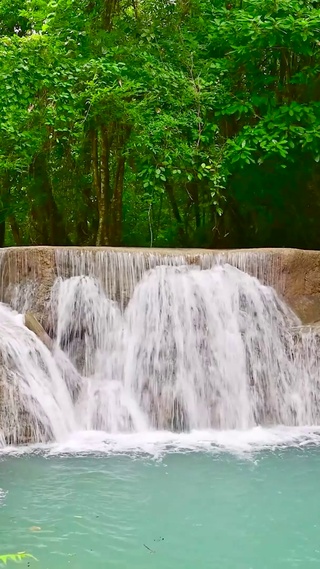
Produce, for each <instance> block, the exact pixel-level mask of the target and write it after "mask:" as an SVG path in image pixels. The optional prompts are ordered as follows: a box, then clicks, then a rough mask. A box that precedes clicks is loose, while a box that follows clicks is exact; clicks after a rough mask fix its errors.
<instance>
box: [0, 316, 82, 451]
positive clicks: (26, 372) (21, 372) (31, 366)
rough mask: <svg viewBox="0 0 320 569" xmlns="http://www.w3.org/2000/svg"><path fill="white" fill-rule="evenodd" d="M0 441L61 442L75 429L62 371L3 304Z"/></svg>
mask: <svg viewBox="0 0 320 569" xmlns="http://www.w3.org/2000/svg"><path fill="white" fill-rule="evenodd" d="M0 358H1V376H0V426H1V429H0V442H2V444H4V442H13V443H15V442H28V441H29V440H37V441H46V440H48V439H49V440H50V439H54V440H61V439H62V438H63V437H65V436H66V435H67V434H68V433H69V432H70V431H71V430H73V429H75V428H76V423H75V420H74V412H73V406H72V402H71V398H70V395H69V391H68V389H67V387H66V384H65V382H64V381H63V378H62V374H61V371H60V370H59V368H58V365H57V363H56V362H55V360H54V358H53V357H52V356H51V354H50V352H49V351H48V349H47V348H46V347H45V346H44V345H43V344H42V342H41V341H40V340H39V339H38V338H37V337H36V336H35V334H33V333H32V332H30V331H29V330H28V329H27V328H26V327H25V326H24V322H23V317H21V316H20V315H18V314H16V313H14V312H12V311H11V310H10V309H8V308H7V307H6V306H4V305H0Z"/></svg>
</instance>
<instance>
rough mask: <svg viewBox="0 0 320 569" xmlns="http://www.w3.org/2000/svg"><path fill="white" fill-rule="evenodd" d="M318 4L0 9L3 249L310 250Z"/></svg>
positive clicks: (300, 0)
mask: <svg viewBox="0 0 320 569" xmlns="http://www.w3.org/2000/svg"><path fill="white" fill-rule="evenodd" d="M319 71H320V2H318V1H311V0H279V1H278V0H230V2H229V0H227V2H225V1H224V0H50V1H49V2H47V1H45V0H1V3H0V246H3V245H6V246H9V245H36V244H42V245H46V244H49V245H111V246H118V245H126V246H146V247H149V246H158V247H213V248H215V247H219V248H220V247H221V248H222V247H223V248H224V247H265V246H278V247H303V248H316V249H319V248H320V231H319V219H320V73H319Z"/></svg>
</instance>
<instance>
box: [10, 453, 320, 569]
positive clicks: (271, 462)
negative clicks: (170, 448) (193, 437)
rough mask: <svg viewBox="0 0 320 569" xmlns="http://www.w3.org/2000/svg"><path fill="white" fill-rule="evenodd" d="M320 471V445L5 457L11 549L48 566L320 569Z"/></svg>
mask: <svg viewBox="0 0 320 569" xmlns="http://www.w3.org/2000/svg"><path fill="white" fill-rule="evenodd" d="M319 473H320V450H318V449H317V448H310V449H306V448H305V449H303V450H301V449H290V448H289V449H282V450H278V451H274V452H272V451H264V452H262V453H259V454H257V455H255V456H254V458H253V457H251V458H239V457H238V458H237V457H236V456H232V455H230V454H227V453H220V454H210V453H199V452H194V453H185V454H182V453H172V454H168V455H166V456H164V457H162V459H161V460H155V459H152V458H150V457H147V456H141V455H140V456H135V457H129V456H119V455H118V456H104V457H102V456H100V457H98V456H97V457H95V456H85V457H81V456H79V457H50V458H48V457H47V458H45V457H43V456H22V457H21V456H20V457H13V456H4V457H2V458H1V460H0V487H1V489H2V491H1V490H0V544H1V546H0V552H1V553H6V552H16V551H28V552H30V553H32V554H33V555H34V556H35V557H36V558H37V559H38V561H37V562H36V561H31V562H30V567H31V568H37V567H38V568H39V569H63V568H70V569H72V568H76V569H84V568H86V569H88V568H89V569H91V568H92V569H95V568H96V569H100V568H101V569H102V568H116V567H119V568H120V567H121V568H123V569H124V568H126V569H130V568H131V569H138V568H139V569H169V568H170V569H173V568H174V569H195V568H199V569H200V568H212V569H215V568H216V569H278V568H286V567H290V568H296V567H299V568H301V569H308V568H309V567H317V566H318V565H319V563H320V478H319ZM150 550H151V551H150ZM26 565H27V564H26V563H23V564H22V565H21V566H26Z"/></svg>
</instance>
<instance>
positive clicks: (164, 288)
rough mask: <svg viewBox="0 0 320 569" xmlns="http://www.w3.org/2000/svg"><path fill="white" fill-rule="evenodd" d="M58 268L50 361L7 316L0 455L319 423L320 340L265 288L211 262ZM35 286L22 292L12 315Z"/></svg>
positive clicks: (85, 259)
mask: <svg viewBox="0 0 320 569" xmlns="http://www.w3.org/2000/svg"><path fill="white" fill-rule="evenodd" d="M56 259H57V267H58V277H57V278H56V280H55V283H54V285H53V287H52V290H51V299H50V302H49V304H48V306H47V309H46V310H49V309H50V311H51V314H50V322H51V323H52V325H51V327H52V331H53V333H54V337H55V347H54V350H53V352H52V353H50V352H49V350H48V349H47V348H46V347H45V346H44V345H43V344H42V343H41V341H40V340H39V339H38V338H37V337H36V336H35V335H34V334H33V333H32V332H30V331H29V330H28V329H27V328H26V327H25V326H24V323H23V316H21V315H19V314H17V313H16V312H14V311H12V310H10V309H9V308H8V307H6V306H5V305H0V357H1V369H2V373H1V377H0V445H1V443H2V444H5V443H23V442H28V441H36V442H47V441H61V440H64V439H65V438H66V437H67V436H68V434H70V433H75V432H77V431H104V432H106V433H110V434H117V433H129V432H131V433H132V432H137V433H138V432H147V431H148V432H151V431H163V430H167V431H177V432H181V431H192V430H206V429H218V430H228V429H238V430H244V429H250V428H252V427H254V426H256V425H262V426H271V425H288V426H304V425H320V389H319V386H320V374H319V361H318V356H317V352H318V350H317V338H316V336H315V335H314V334H313V333H312V332H310V333H304V334H299V333H298V332H297V330H299V325H300V322H299V320H298V318H297V317H296V316H295V315H294V314H293V313H292V311H291V310H290V309H289V308H288V307H287V306H286V305H285V304H284V303H283V302H282V301H281V300H280V298H279V297H278V296H277V294H276V293H275V291H274V290H273V289H272V288H270V287H268V286H265V285H263V284H261V282H260V281H259V280H258V279H257V278H255V277H253V276H250V275H249V274H247V273H246V272H243V271H241V270H239V269H238V268H236V267H235V266H231V265H230V264H228V263H225V258H219V256H216V257H213V256H209V255H205V256H203V257H202V258H200V259H196V260H195V261H196V263H197V264H186V259H185V257H184V256H169V257H162V258H161V263H159V258H157V256H154V257H153V256H152V255H149V256H148V257H146V256H143V255H140V254H138V253H137V254H135V253H132V254H131V253H130V254H126V255H125V254H123V253H116V252H114V253H113V254H111V253H108V254H107V255H106V254H103V253H97V254H96V255H95V256H94V257H92V256H91V255H89V254H87V253H86V252H84V254H83V255H80V256H79V255H77V256H74V257H73V256H72V251H67V252H66V251H57V253H56ZM227 260H228V261H229V260H230V259H227ZM235 264H238V266H239V265H240V266H241V263H239V260H238V261H237V262H236V263H235ZM242 268H245V267H242ZM257 276H260V275H257ZM28 287H29V288H28ZM34 289H35V287H33V288H32V280H30V281H29V282H28V283H26V284H24V285H22V286H21V287H20V288H19V286H18V287H17V286H16V287H15V292H14V302H12V305H13V306H14V307H15V308H16V309H18V310H21V311H25V310H26V309H28V298H29V297H30V290H33V294H35V292H34Z"/></svg>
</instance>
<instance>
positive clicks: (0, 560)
mask: <svg viewBox="0 0 320 569" xmlns="http://www.w3.org/2000/svg"><path fill="white" fill-rule="evenodd" d="M24 559H34V560H35V557H33V555H30V553H25V552H24V551H20V552H19V553H8V554H6V555H0V564H3V565H6V564H7V563H8V561H15V562H16V563H18V562H19V561H23V560H24Z"/></svg>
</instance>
